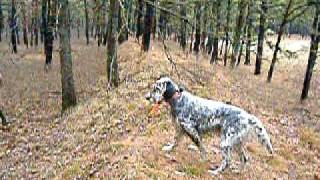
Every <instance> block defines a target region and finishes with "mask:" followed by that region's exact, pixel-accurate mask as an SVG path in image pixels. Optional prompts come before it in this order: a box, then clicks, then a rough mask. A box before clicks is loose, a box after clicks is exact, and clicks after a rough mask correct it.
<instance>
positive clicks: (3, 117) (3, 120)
mask: <svg viewBox="0 0 320 180" xmlns="http://www.w3.org/2000/svg"><path fill="white" fill-rule="evenodd" d="M0 119H1V124H2V126H6V125H7V119H6V117H5V116H4V114H3V112H2V110H1V109H0Z"/></svg>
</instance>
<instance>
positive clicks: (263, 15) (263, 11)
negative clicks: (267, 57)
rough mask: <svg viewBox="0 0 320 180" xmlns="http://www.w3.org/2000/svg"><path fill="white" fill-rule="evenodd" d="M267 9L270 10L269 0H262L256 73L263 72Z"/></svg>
mask: <svg viewBox="0 0 320 180" xmlns="http://www.w3.org/2000/svg"><path fill="white" fill-rule="evenodd" d="M267 10H268V7H267V0H261V10H260V24H259V34H258V46H257V56H256V65H255V70H254V74H255V75H259V74H261V64H262V53H263V41H264V33H265V24H266V18H267Z"/></svg>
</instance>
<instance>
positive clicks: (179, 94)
mask: <svg viewBox="0 0 320 180" xmlns="http://www.w3.org/2000/svg"><path fill="white" fill-rule="evenodd" d="M180 97H181V92H180V91H176V92H175V93H174V94H173V96H172V97H171V98H169V99H166V100H165V102H166V103H168V104H169V105H170V106H171V107H172V106H173V105H174V103H175V102H176V101H177V100H178V99H179V98H180Z"/></svg>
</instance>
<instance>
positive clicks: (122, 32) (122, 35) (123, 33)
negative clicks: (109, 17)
mask: <svg viewBox="0 0 320 180" xmlns="http://www.w3.org/2000/svg"><path fill="white" fill-rule="evenodd" d="M123 11H124V10H123V9H122V8H119V13H118V21H119V22H118V33H119V37H118V42H119V44H122V43H123V42H125V41H126V40H128V31H127V29H126V27H125V26H124V25H123V20H122V14H123V13H124V12H123Z"/></svg>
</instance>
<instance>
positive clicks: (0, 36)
mask: <svg viewBox="0 0 320 180" xmlns="http://www.w3.org/2000/svg"><path fill="white" fill-rule="evenodd" d="M3 19H4V18H3V12H2V0H0V42H1V41H2V31H3V28H4V26H3Z"/></svg>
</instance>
